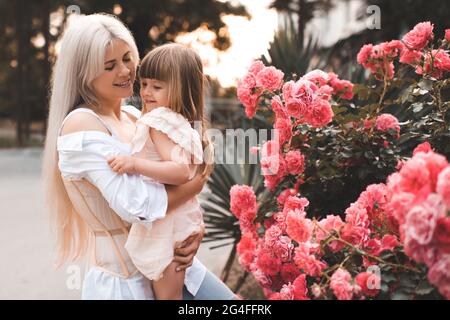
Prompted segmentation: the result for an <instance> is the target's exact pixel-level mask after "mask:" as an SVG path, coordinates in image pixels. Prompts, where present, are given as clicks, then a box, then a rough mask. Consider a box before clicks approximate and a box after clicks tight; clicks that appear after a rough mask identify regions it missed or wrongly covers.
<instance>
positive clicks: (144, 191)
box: [58, 113, 204, 223]
mask: <svg viewBox="0 0 450 320" xmlns="http://www.w3.org/2000/svg"><path fill="white" fill-rule="evenodd" d="M77 133H78V134H77ZM69 134H71V136H70V137H64V136H65V135H69ZM125 152H126V151H124V149H123V148H120V146H119V145H118V144H117V143H115V142H114V140H113V138H111V137H110V136H109V133H108V131H107V130H106V128H105V127H104V126H103V125H102V124H101V123H100V122H99V120H98V119H96V118H95V117H94V116H93V115H91V114H88V113H78V114H74V115H72V116H71V117H70V118H69V119H67V121H66V123H65V125H64V128H63V130H62V137H61V138H60V141H58V155H59V165H60V170H61V172H62V173H63V175H69V176H73V175H75V176H77V177H83V178H85V179H86V180H88V181H89V182H91V183H92V184H93V185H94V186H96V187H97V188H98V189H99V190H100V192H101V193H102V195H103V196H104V198H105V200H106V201H107V202H108V204H109V205H110V207H111V208H112V209H113V210H114V211H115V212H116V213H117V214H118V215H119V216H120V217H121V218H122V219H123V220H125V221H128V222H131V223H135V222H138V223H146V222H152V221H154V220H156V219H161V218H164V216H165V214H166V211H167V208H168V207H169V209H173V208H175V207H177V206H178V205H180V204H182V203H183V202H185V201H186V199H189V198H192V197H193V196H195V195H196V194H197V193H199V192H200V190H201V188H202V186H203V184H204V180H203V179H201V178H194V179H193V180H192V181H190V182H189V183H188V184H187V185H183V186H180V187H173V188H172V187H168V191H167V192H166V190H165V187H164V185H162V184H160V183H154V182H149V181H146V180H144V179H143V178H142V177H141V176H138V175H119V174H117V173H115V172H114V171H112V170H111V168H110V167H109V165H108V164H107V159H109V158H111V157H113V156H116V155H119V154H124V153H125ZM178 188H179V189H178Z"/></svg>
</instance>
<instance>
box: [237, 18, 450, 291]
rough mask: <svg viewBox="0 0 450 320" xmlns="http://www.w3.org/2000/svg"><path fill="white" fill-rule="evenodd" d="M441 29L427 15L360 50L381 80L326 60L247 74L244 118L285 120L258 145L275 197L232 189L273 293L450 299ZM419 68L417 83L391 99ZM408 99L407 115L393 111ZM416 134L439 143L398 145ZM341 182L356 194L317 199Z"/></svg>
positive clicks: (445, 62)
mask: <svg viewBox="0 0 450 320" xmlns="http://www.w3.org/2000/svg"><path fill="white" fill-rule="evenodd" d="M445 36H446V39H447V36H448V32H446V35H445ZM434 38H435V36H434V34H433V25H432V24H431V23H429V22H425V23H420V24H418V25H417V26H416V27H415V28H414V29H413V30H411V31H410V32H409V33H407V34H406V35H405V36H404V37H403V39H402V40H401V41H400V40H393V41H390V42H385V43H381V44H378V45H371V44H369V45H366V46H364V47H363V48H362V49H361V52H360V53H359V55H358V58H357V60H358V62H359V63H360V64H361V65H362V66H363V67H364V68H366V69H367V70H368V72H370V73H371V74H372V75H373V77H374V78H375V79H376V80H377V81H379V82H378V83H379V86H376V87H374V86H363V85H355V84H352V83H351V82H349V81H347V80H341V79H339V77H338V76H337V75H336V74H334V73H332V72H328V73H327V72H324V71H321V70H314V71H312V72H309V73H307V74H305V75H304V76H303V77H301V78H299V79H295V78H294V79H293V80H289V81H286V82H284V79H283V78H284V75H283V73H282V72H281V71H279V70H276V69H275V68H273V67H267V66H265V65H264V64H263V63H262V62H260V61H256V62H255V63H254V64H253V65H252V66H251V67H250V69H249V72H248V74H247V75H246V76H245V77H244V78H243V79H242V80H241V81H240V82H239V84H238V90H237V94H238V98H239V99H240V100H241V102H242V104H243V105H244V107H245V110H246V114H247V116H248V117H250V118H251V117H254V116H255V114H256V113H257V112H261V113H262V114H263V115H264V116H266V117H267V118H268V119H269V121H273V127H274V129H277V130H275V136H274V138H273V139H272V140H270V141H268V142H266V143H265V144H264V145H263V146H261V148H259V149H258V150H259V151H260V157H261V158H260V160H261V168H262V174H263V177H264V184H265V187H266V188H267V189H269V190H270V191H271V192H272V193H273V194H274V197H271V199H269V200H268V201H269V203H258V199H257V197H256V195H255V194H254V193H253V191H252V189H251V187H249V186H237V185H236V186H234V187H233V188H232V189H231V190H230V202H231V211H232V212H233V214H235V216H236V217H237V218H238V219H239V225H240V231H241V240H240V242H239V244H238V246H237V252H238V255H239V262H240V264H241V265H242V267H243V268H244V269H245V270H246V271H248V272H251V273H252V274H253V276H254V277H255V279H256V280H257V281H258V283H259V284H260V285H261V286H262V287H263V289H264V292H265V294H266V296H267V297H268V298H269V299H311V298H320V299H330V298H337V299H368V298H370V299H373V298H385V299H386V298H394V299H402V298H411V299H413V298H440V297H444V298H447V299H449V298H450V271H449V270H450V240H449V239H450V217H449V213H450V182H449V181H450V180H449V179H450V166H449V164H448V162H447V159H446V157H445V156H443V155H440V154H439V153H436V152H435V151H433V150H432V147H431V145H432V146H433V147H435V148H437V149H438V150H439V151H440V150H443V151H444V152H443V153H444V154H445V155H446V154H447V153H446V150H447V149H445V148H446V147H445V146H446V145H448V141H449V140H448V138H449V137H450V135H449V134H448V122H447V121H446V120H447V118H448V117H449V105H450V103H449V102H446V101H444V100H445V99H444V98H443V96H442V91H443V90H444V89H445V88H446V87H447V86H448V79H447V78H446V77H447V72H449V71H450V64H449V61H450V58H449V55H448V52H447V48H448V45H449V43H448V39H447V40H440V41H439V43H438V44H437V45H436V46H435V44H434V42H433V41H434ZM411 66H412V67H413V70H414V72H415V73H416V75H417V77H418V79H417V81H414V82H412V83H411V82H409V83H408V85H407V86H406V87H405V88H404V89H403V90H402V91H401V96H400V97H397V98H396V99H395V98H391V99H386V97H387V95H388V94H389V92H390V90H391V88H394V87H396V86H397V87H398V86H399V83H400V82H401V80H402V79H401V75H402V74H403V73H402V72H401V71H400V70H399V69H400V68H405V67H406V68H411ZM374 97H375V98H374ZM374 99H375V100H376V103H373V100H374ZM364 100H366V101H367V102H368V104H363V103H361V102H362V101H364ZM400 102H402V103H405V102H407V103H409V106H408V109H411V111H412V115H413V116H412V117H411V119H410V121H406V122H403V123H401V122H400V121H399V120H398V119H397V118H396V117H395V116H394V115H392V114H391V113H389V112H387V110H389V108H390V107H391V106H392V105H395V104H396V103H400ZM355 103H358V106H357V105H356V104H355ZM360 103H361V105H359V104H360ZM420 108H422V109H426V111H427V112H422V113H421V112H420V111H421V110H422V109H420ZM419 109H420V110H419ZM417 114H419V115H420V116H421V118H419V119H417V117H416V116H417ZM403 128H407V129H408V130H403ZM425 129H428V133H427V134H424V133H423V131H425ZM410 137H415V138H417V140H419V141H420V139H422V140H423V139H427V140H429V141H430V142H431V145H430V144H428V143H425V144H421V145H419V146H418V147H417V148H416V149H415V150H414V155H413V157H412V158H411V159H408V158H406V157H404V156H402V154H401V152H400V151H401V150H400V149H399V148H398V144H399V143H400V142H402V141H403V140H405V139H406V138H410ZM446 138H447V144H444V143H443V141H445V139H446ZM416 145H417V143H416ZM411 151H412V150H411ZM367 177H373V178H372V180H373V181H372V180H371V179H368V178H367ZM358 179H359V181H362V182H365V183H366V182H367V181H369V182H370V183H366V185H364V186H362V185H360V184H358V183H357V180H358ZM330 181H331V182H330ZM336 181H337V182H338V183H340V189H339V188H336V189H335V190H333V188H332V186H334V185H333V183H336ZM349 182H350V183H349ZM335 185H336V184H335ZM340 190H346V191H347V193H348V194H349V198H351V197H353V196H354V195H355V194H354V193H355V192H357V194H356V197H354V198H353V200H352V201H348V202H346V204H345V207H338V206H335V207H334V208H327V209H329V210H327V211H326V212H323V208H324V207H323V205H322V203H320V202H318V201H316V199H322V200H323V199H326V198H324V197H322V198H320V197H321V196H322V194H323V193H329V194H332V193H333V192H334V191H335V193H338V195H340V193H339V192H340ZM355 190H356V191H355ZM361 190H362V191H363V192H361ZM317 195H319V196H317ZM330 196H331V197H332V195H330ZM315 197H316V198H315ZM355 199H356V200H355ZM310 200H312V201H310ZM344 200H347V198H345V197H344ZM261 208H263V209H261Z"/></svg>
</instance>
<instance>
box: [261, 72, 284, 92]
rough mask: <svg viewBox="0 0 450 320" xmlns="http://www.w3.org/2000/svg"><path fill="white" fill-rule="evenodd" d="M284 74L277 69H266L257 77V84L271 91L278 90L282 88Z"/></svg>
mask: <svg viewBox="0 0 450 320" xmlns="http://www.w3.org/2000/svg"><path fill="white" fill-rule="evenodd" d="M283 77H284V73H283V72H281V71H280V70H278V69H277V68H275V67H264V68H263V69H262V70H261V71H259V72H258V74H257V75H256V83H257V85H258V86H259V87H262V88H264V89H266V90H269V91H274V90H277V89H279V88H280V87H281V84H282V82H283Z"/></svg>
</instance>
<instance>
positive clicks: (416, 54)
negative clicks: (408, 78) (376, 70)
mask: <svg viewBox="0 0 450 320" xmlns="http://www.w3.org/2000/svg"><path fill="white" fill-rule="evenodd" d="M421 59H422V52H420V51H416V50H409V49H408V48H404V49H403V50H402V52H401V54H400V63H404V64H409V65H412V66H416V65H418V64H419V63H420V60H421Z"/></svg>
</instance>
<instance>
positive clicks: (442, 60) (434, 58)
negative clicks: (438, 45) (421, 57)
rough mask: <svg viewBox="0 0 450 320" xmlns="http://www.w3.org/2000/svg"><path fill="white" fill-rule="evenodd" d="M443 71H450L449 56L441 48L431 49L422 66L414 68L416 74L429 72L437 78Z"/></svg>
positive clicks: (440, 76)
mask: <svg viewBox="0 0 450 320" xmlns="http://www.w3.org/2000/svg"><path fill="white" fill-rule="evenodd" d="M444 71H445V72H449V71H450V56H449V55H448V53H447V52H445V51H444V50H442V49H439V50H433V51H432V53H431V54H430V53H427V54H426V55H425V63H424V66H423V68H422V66H417V68H416V73H417V74H420V75H423V74H429V75H431V76H432V77H435V78H438V79H440V78H442V76H443V73H444Z"/></svg>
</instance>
